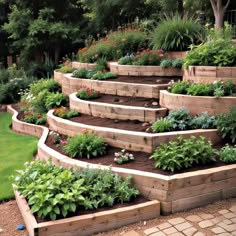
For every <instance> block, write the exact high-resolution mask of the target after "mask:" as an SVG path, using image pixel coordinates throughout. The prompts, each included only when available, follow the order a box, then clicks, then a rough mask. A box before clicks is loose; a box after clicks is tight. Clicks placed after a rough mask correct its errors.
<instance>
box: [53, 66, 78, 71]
mask: <svg viewBox="0 0 236 236" xmlns="http://www.w3.org/2000/svg"><path fill="white" fill-rule="evenodd" d="M74 70H75V68H72V67H71V66H64V65H63V66H62V67H60V68H59V69H57V71H58V72H61V73H72V72H73V71H74Z"/></svg>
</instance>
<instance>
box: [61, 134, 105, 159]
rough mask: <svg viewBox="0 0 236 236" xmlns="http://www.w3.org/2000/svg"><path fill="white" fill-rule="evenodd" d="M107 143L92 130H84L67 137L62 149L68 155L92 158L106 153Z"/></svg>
mask: <svg viewBox="0 0 236 236" xmlns="http://www.w3.org/2000/svg"><path fill="white" fill-rule="evenodd" d="M106 147H107V144H106V143H105V141H104V139H103V138H102V137H100V136H97V135H95V134H94V133H92V132H89V131H88V132H84V133H82V134H79V135H75V136H74V137H72V138H69V139H68V144H67V145H65V146H64V151H65V153H66V154H68V155H69V156H70V157H72V158H74V157H76V156H79V157H81V158H88V159H90V158H92V157H97V156H102V155H104V154H105V153H106Z"/></svg>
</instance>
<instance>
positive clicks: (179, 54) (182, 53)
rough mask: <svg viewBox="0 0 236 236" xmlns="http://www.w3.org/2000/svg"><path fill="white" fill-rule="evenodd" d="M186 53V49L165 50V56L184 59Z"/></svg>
mask: <svg viewBox="0 0 236 236" xmlns="http://www.w3.org/2000/svg"><path fill="white" fill-rule="evenodd" d="M186 54H187V52H186V51H180V52H177V51H175V52H165V56H166V57H168V58H171V59H184V58H185V57H186Z"/></svg>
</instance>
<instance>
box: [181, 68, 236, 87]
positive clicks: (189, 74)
mask: <svg viewBox="0 0 236 236" xmlns="http://www.w3.org/2000/svg"><path fill="white" fill-rule="evenodd" d="M183 80H185V81H192V82H194V83H213V82H214V81H217V80H221V81H228V80H232V81H233V83H234V84H236V67H216V66H189V68H188V70H184V76H183Z"/></svg>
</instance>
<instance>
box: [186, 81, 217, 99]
mask: <svg viewBox="0 0 236 236" xmlns="http://www.w3.org/2000/svg"><path fill="white" fill-rule="evenodd" d="M187 94H188V95H192V96H213V94H214V89H213V86H212V84H191V86H189V87H188V88H187Z"/></svg>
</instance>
